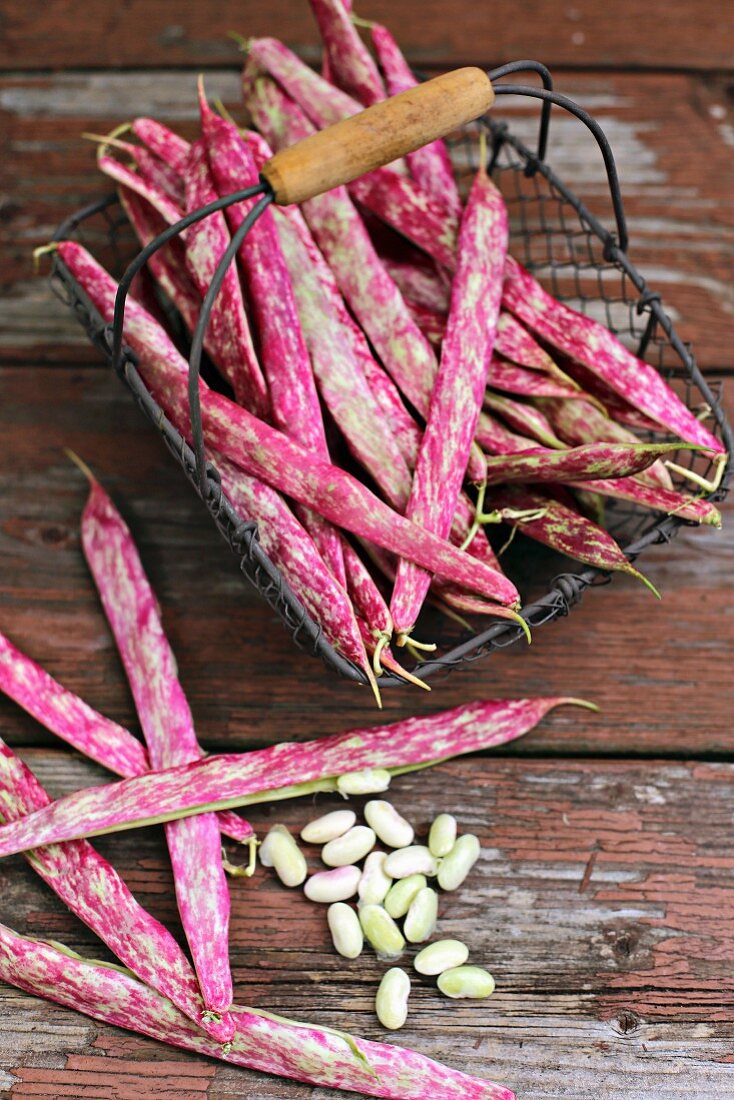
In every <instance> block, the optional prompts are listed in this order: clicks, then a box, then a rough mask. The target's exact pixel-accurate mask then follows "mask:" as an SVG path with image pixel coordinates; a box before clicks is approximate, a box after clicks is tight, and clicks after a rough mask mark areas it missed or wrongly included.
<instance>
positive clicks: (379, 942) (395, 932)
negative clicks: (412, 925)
mask: <svg viewBox="0 0 734 1100" xmlns="http://www.w3.org/2000/svg"><path fill="white" fill-rule="evenodd" d="M359 923H360V924H361V925H362V931H363V932H364V934H365V936H366V937H367V939H368V940H369V941H370V943H371V944H372V946H373V947H374V949H375V951H376V952H377V955H378V956H379V958H381V959H395V958H397V957H398V955H401V954H402V952H403V948H404V947H405V940H404V939H403V935H402V933H401V931H400V929H399V928H398V926H397V924H396V923H395V921H394V920H393V919H392V917H391V916H390V914H389V913H388V912H387V910H386V909H383V908H382V906H381V905H363V906H362V907H361V908H360V910H359Z"/></svg>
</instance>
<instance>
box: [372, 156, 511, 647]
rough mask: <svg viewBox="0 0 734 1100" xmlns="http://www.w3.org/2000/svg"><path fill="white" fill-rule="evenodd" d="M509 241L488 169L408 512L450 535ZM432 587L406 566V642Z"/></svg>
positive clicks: (467, 228) (467, 230) (399, 618)
mask: <svg viewBox="0 0 734 1100" xmlns="http://www.w3.org/2000/svg"><path fill="white" fill-rule="evenodd" d="M507 241H508V225H507V212H506V209H505V204H504V202H503V201H502V199H501V197H500V195H499V192H498V191H497V188H496V187H495V185H494V184H493V183H492V181H491V180H490V178H489V176H488V175H487V174H486V173H485V172H484V171H480V172H479V173H477V176H476V179H475V181H474V183H473V185H472V189H471V193H470V195H469V198H468V199H467V204H466V209H465V212H464V216H463V218H462V222H461V230H460V235H459V262H458V266H457V269H456V276H455V278H454V283H453V286H452V288H451V307H450V310H449V319H448V323H447V326H446V337H445V339H444V342H443V346H442V349H441V362H440V364H439V369H438V374H437V377H436V381H435V384H434V387H433V393H432V396H431V405H430V409H429V412H428V420H427V422H426V428H425V431H424V433H423V439H422V440H421V447H420V451H419V454H418V460H417V462H416V467H415V473H414V476H413V485H412V488H411V493H410V500H409V501H408V506H407V508H406V512H405V514H406V516H408V518H410V519H412V520H415V521H416V522H417V523H420V524H421V525H422V526H423V527H426V528H427V529H428V530H430V531H435V532H436V533H437V534H439V535H442V536H444V537H445V536H447V535H448V534H449V532H450V530H451V525H452V522H453V519H454V514H455V512H456V507H457V503H458V500H459V494H460V491H461V483H462V480H463V478H464V473H465V471H466V466H467V461H468V459H469V452H470V450H471V446H472V441H473V439H474V432H475V430H476V425H477V420H478V418H479V412H480V409H481V407H482V397H483V395H484V390H485V386H486V384H487V370H488V367H489V364H490V359H491V354H492V346H493V344H494V334H495V329H496V326H497V317H498V314H499V305H500V297H501V294H502V271H503V268H504V259H505V254H506V251H507ZM430 583H431V578H430V574H428V573H426V572H425V571H424V570H420V569H417V568H416V567H415V566H414V565H413V564H412V563H410V562H408V561H405V560H404V559H403V560H401V561H400V562H398V569H397V575H396V578H395V585H394V587H393V591H392V597H391V600H390V611H391V613H392V617H393V621H394V623H395V629H396V630H397V632H398V636H399V639H400V638H401V637H402V638H404V637H405V636H406V635H408V634H409V633H410V632H411V630H412V629H413V626H414V625H415V621H416V619H417V617H418V614H419V612H420V609H421V606H422V604H423V601H424V599H425V597H426V594H427V592H428V589H429V587H430ZM398 644H400V640H399V642H398Z"/></svg>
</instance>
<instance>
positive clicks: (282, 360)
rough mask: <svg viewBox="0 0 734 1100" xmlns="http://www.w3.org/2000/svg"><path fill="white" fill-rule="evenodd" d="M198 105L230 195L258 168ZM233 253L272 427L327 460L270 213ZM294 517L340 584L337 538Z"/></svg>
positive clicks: (242, 142) (222, 190)
mask: <svg viewBox="0 0 734 1100" xmlns="http://www.w3.org/2000/svg"><path fill="white" fill-rule="evenodd" d="M199 103H200V110H201V125H202V133H203V136H204V141H205V143H206V147H207V153H208V156H209V165H210V167H211V171H212V176H213V179H214V181H215V184H216V188H217V191H218V193H219V194H220V195H229V194H232V192H234V191H237V190H239V189H242V188H243V187H247V186H249V185H250V184H253V183H257V182H258V178H259V173H258V167H257V164H256V163H255V159H254V157H253V154H252V147H251V145H250V144H249V142H248V141H247V140H246V139H245V138H244V137H243V136H242V135H241V134H240V132H239V131H238V129H237V127H236V126H234V125H233V124H232V123H231V122H228V121H227V120H226V119H223V118H220V117H219V115H216V114H214V112H213V111H212V110H211V109H210V108H209V106H208V104H207V102H206V99H205V97H204V91H203V87H202V88H200V90H199ZM251 205H252V204H251V203H235V204H233V205H232V206H229V207H227V210H226V212H225V213H226V216H227V221H228V222H229V224H230V227H231V229H232V232H235V231H236V230H237V229H238V228H239V227H240V225H241V224H242V222H243V221H244V219H245V217H246V215H247V214H248V212H249V210H250V208H251ZM238 256H239V259H240V263H241V267H242V271H243V274H244V277H245V283H246V287H247V292H248V297H249V302H250V306H251V309H252V315H253V319H254V322H255V327H256V329H257V332H258V334H259V338H260V355H261V359H262V365H263V369H264V372H265V377H266V379H267V384H268V389H269V391H270V398H271V418H272V422H273V424H274V425H275V426H276V427H277V428H280V429H281V431H284V432H286V433H287V434H288V435H290V436H291V437H292V438H294V439H297V440H298V442H299V443H302V444H303V446H304V447H307V448H308V449H309V450H311V451H313V452H314V453H315V454H318V455H321V457H322V458H327V459H328V456H329V451H328V447H327V445H326V434H325V432H324V422H323V418H322V415H321V405H320V404H319V397H318V393H317V392H316V385H315V382H314V377H313V370H312V366H311V359H310V357H309V354H308V349H307V347H306V342H305V340H304V338H303V332H302V330H301V324H300V321H299V319H298V310H297V307H296V301H295V297H294V293H293V285H292V283H291V278H290V275H289V273H288V268H287V266H286V263H285V259H284V257H283V254H282V251H281V247H280V241H279V239H278V230H277V227H276V225H275V222H274V220H273V214H272V212H271V211H270V210H265V211H264V212H263V213H262V215H261V216H260V217H259V218H258V220H257V221H256V222H255V224H254V225H253V226H252V228H251V229H250V231H249V233H248V234H247V235H246V236H245V239H244V240H243V242H242V244H241V246H240V249H239V253H238ZM298 514H299V518H300V520H301V522H302V523H303V525H304V527H305V528H306V530H307V531H308V533H309V534H310V535H311V537H312V539H313V540H314V542H315V543H316V547H317V549H318V551H319V553H320V554H321V556H322V557H323V559H324V561H325V562H326V564H327V565H328V566H329V568H330V569H331V571H332V573H333V574H334V576H335V577H336V578H337V580H338V581H339V582H340V583H341V584H342V585H343V583H344V559H343V557H342V551H341V539H340V537H339V533H338V532H337V531H336V529H335V528H334V527H333V526H332V525H331V524H330V523H328V522H327V521H326V520H324V519H323V518H322V517H321V516H319V515H318V513H316V512H313V511H310V510H309V509H306V508H300V509H299V510H298Z"/></svg>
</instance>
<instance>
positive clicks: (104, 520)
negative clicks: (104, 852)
mask: <svg viewBox="0 0 734 1100" xmlns="http://www.w3.org/2000/svg"><path fill="white" fill-rule="evenodd" d="M88 476H89V496H88V498H87V502H86V504H85V506H84V511H83V513H82V522H81V541H82V547H83V550H84V556H85V558H86V561H87V565H88V566H89V569H90V572H91V574H92V577H93V579H94V582H95V584H96V586H97V590H98V592H99V596H100V600H101V602H102V606H103V608H104V612H105V616H106V618H107V621H108V623H109V625H110V629H111V630H112V634H113V637H114V639H115V643H116V645H117V649H118V652H119V654H120V658H121V660H122V664H123V667H124V669H125V673H126V675H127V679H128V682H129V684H130V690H131V692H132V695H133V699H134V700H135V708H136V710H137V713H138V717H139V719H140V725H141V727H142V730H143V735H144V737H145V741H146V744H147V746H148V754H149V757H150V763H151V767H153V768H155V769H162V768H168V767H176V766H177V765H184V764H190V763H192V762H195V761H198V760H200V759H201V757H202V750H201V747H200V746H199V742H198V741H197V738H196V733H195V730H194V722H193V718H192V715H191V710H190V708H189V705H188V702H187V700H186V696H185V695H184V692H183V688H182V687H181V683H180V681H179V679H178V673H177V666H176V659H175V657H174V655H173V651H172V650H171V647H170V644H169V642H168V639H167V638H166V635H165V632H164V630H163V625H162V623H161V620H160V615H159V610H158V601H157V599H156V596H155V593H154V592H153V590H152V588H151V586H150V582H149V580H148V577H147V576H146V573H145V570H144V569H143V564H142V562H141V560H140V556H139V554H138V551H137V547H136V546H135V542H134V541H133V537H132V535H131V533H130V530H129V529H128V527H127V524H126V523H125V522H124V520H123V519H122V516H121V515H120V514H119V512H118V511H117V509H116V508H115V506H114V504H113V503H112V501H111V499H110V498H109V496H108V495H107V493H106V492H105V491H104V489H103V488H102V486H101V485H100V483H99V482H98V481H97V480H96V479H95V478H93V477H92V476H91V474H89V475H88ZM166 843H167V845H168V851H169V855H170V857H171V866H172V868H173V881H174V888H175V892H176V901H177V904H178V911H179V914H180V916H181V924H182V925H183V929H184V933H185V935H186V939H187V941H188V944H189V947H190V948H191V955H192V958H193V960H194V967H195V969H196V973H197V976H198V978H199V984H200V985H201V991H202V995H203V997H204V1003H205V1005H206V1006H207V1008H208V1009H209V1010H211V1011H213V1012H223V1011H225V1010H226V1009H227V1008H228V1007H229V1005H230V1004H231V1002H232V975H231V973H230V968H229V908H230V903H229V889H228V886H227V880H226V875H225V872H224V867H223V866H222V859H221V840H220V836H219V825H218V823H217V819H216V817H215V816H214V814H199V815H198V816H197V817H194V818H190V819H189V820H187V821H171V822H169V823H168V824H167V825H166Z"/></svg>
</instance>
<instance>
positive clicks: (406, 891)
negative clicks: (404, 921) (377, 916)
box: [384, 875, 428, 918]
mask: <svg viewBox="0 0 734 1100" xmlns="http://www.w3.org/2000/svg"><path fill="white" fill-rule="evenodd" d="M427 885H428V880H427V879H426V876H425V875H408V877H407V878H401V879H400V880H399V881H398V882H396V883H395V884H394V885H393V886H391V887H390V890H389V891H388V895H387V897H386V898H385V903H384V904H385V908H386V909H387V911H388V913H389V914H390V916H391V917H395V918H397V917H404V916H405V914H406V913H407V912H408V910H409V909H410V905H411V902H412V901H413V898H414V897H415V895H416V894H417V893H418V891H419V890H422V889H423V888H424V886H427Z"/></svg>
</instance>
